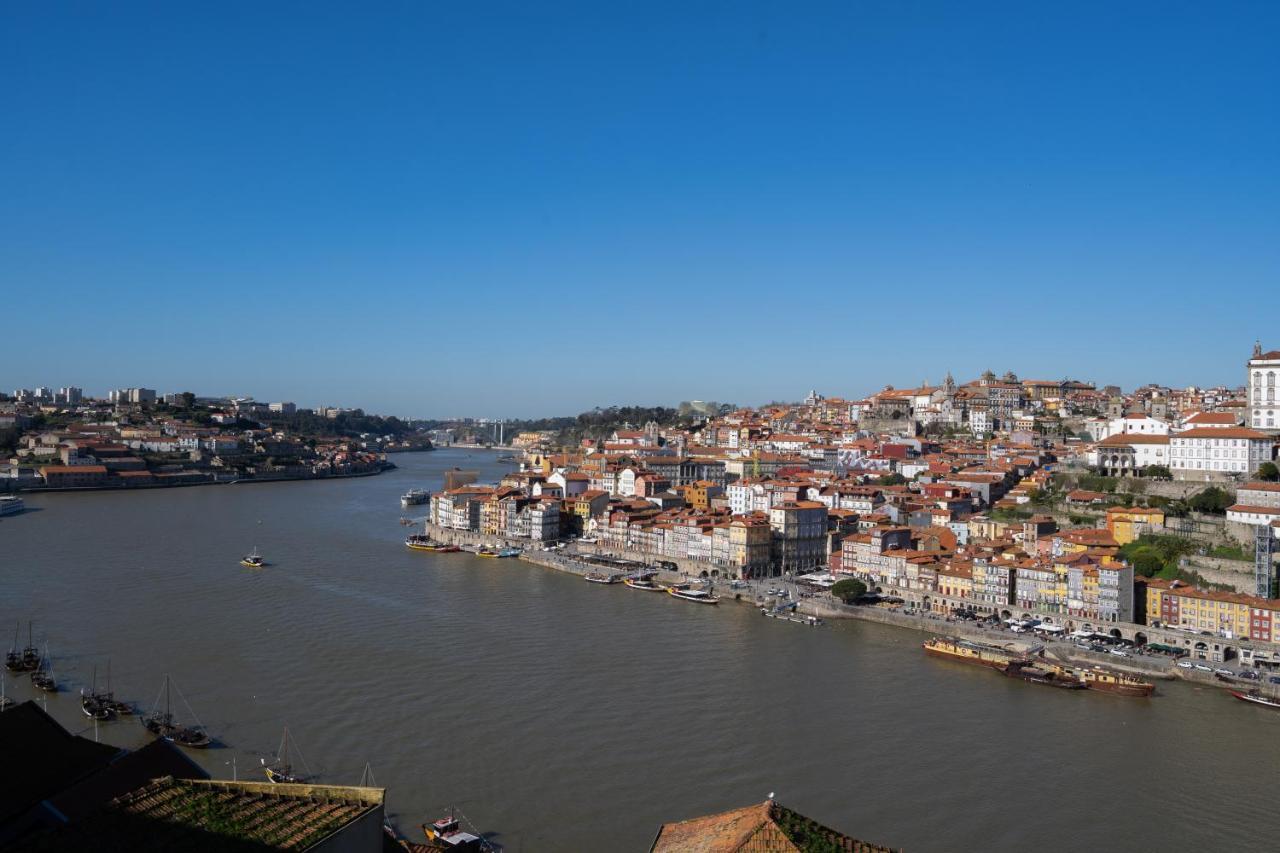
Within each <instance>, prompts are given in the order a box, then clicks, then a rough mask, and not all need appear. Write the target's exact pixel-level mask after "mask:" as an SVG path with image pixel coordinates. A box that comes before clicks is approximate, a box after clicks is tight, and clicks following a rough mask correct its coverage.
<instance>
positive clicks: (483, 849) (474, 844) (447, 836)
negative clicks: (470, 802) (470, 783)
mask: <svg viewBox="0 0 1280 853" xmlns="http://www.w3.org/2000/svg"><path fill="white" fill-rule="evenodd" d="M460 817H461V814H460V813H458V812H457V811H456V810H455V809H450V810H449V814H447V815H445V816H444V817H442V818H440V819H439V820H437V821H433V822H431V823H424V824H423V825H422V832H423V834H424V835H426V836H427V849H429V850H448V851H452V853H494V851H497V850H499V849H500V848H498V847H497V846H496V845H494V844H492V843H491V842H489V841H486V840H485V839H484V837H483V836H481V835H480V833H478V832H476V831H474V827H472V828H471V829H470V831H469V830H467V829H463V828H462V824H461V822H460V821H459V818H460Z"/></svg>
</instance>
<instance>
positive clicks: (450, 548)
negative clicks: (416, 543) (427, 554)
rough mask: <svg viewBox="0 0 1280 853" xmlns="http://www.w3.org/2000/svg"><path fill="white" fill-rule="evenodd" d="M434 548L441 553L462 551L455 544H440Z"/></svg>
mask: <svg viewBox="0 0 1280 853" xmlns="http://www.w3.org/2000/svg"><path fill="white" fill-rule="evenodd" d="M436 550H437V551H439V552H440V553H441V554H459V553H461V552H462V549H461V548H459V547H458V546H457V545H441V546H440V547H439V548H437V549H436Z"/></svg>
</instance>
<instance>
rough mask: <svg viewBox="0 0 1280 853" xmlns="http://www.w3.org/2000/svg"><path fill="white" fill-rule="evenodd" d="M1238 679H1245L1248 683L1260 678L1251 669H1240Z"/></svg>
mask: <svg viewBox="0 0 1280 853" xmlns="http://www.w3.org/2000/svg"><path fill="white" fill-rule="evenodd" d="M1239 676H1240V678H1247V679H1248V680H1249V681H1259V680H1261V678H1262V676H1261V675H1258V673H1256V672H1254V671H1253V670H1251V669H1242V670H1240V673H1239Z"/></svg>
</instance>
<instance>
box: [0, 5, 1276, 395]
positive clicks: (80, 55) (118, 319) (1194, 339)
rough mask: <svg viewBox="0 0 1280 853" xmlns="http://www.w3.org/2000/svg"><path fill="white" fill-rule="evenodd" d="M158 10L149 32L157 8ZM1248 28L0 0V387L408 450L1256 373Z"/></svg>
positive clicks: (1254, 92)
mask: <svg viewBox="0 0 1280 853" xmlns="http://www.w3.org/2000/svg"><path fill="white" fill-rule="evenodd" d="M179 6H183V7H184V8H178V7H179ZM1277 31H1280V4H1275V3H1256V4H1243V3H1239V4H1233V3H1214V4H1206V3H1191V2H1162V3H1154V2H1153V3H1125V4H1115V3H1076V4H1027V3H912V2H901V0H898V2H883V3H865V2H844V3H832V4H820V3H813V4H804V5H799V4H786V3H776V4H755V3H719V4H712V3H701V4H690V3H675V4H669V5H666V4H659V3H634V4H623V3H617V4H612V3H605V4H600V3H592V4H585V3H584V4H580V5H573V4H528V3H520V4H517V3H510V4H508V3H496V2H486V3H427V2H413V3H408V2H406V3H382V4H372V5H362V4H341V5H340V4H325V3H297V4H288V3H269V4H267V3H234V2H233V3H219V4H204V5H203V7H195V6H193V5H192V4H165V3H157V4H151V5H144V4H126V3H122V4H103V3H82V4H75V3H10V4H7V5H5V7H4V9H3V10H0V79H3V80H4V81H5V82H4V83H3V85H0V116H3V117H4V118H3V119H0V125H2V126H3V128H4V131H3V132H2V133H0V294H2V295H3V302H2V303H0V304H3V306H4V309H5V310H4V315H5V323H4V336H3V338H4V341H5V346H4V349H3V353H4V355H3V360H2V361H0V387H4V388H6V389H8V388H12V387H31V386H33V385H36V384H50V385H60V384H67V383H73V384H79V385H83V386H84V387H85V388H86V389H88V390H91V391H99V390H105V389H106V388H109V387H116V386H124V385H145V386H148V387H155V388H158V389H159V390H161V391H162V392H163V391H169V390H180V389H190V390H194V391H197V392H198V393H242V394H253V395H256V396H258V397H259V398H260V399H282V398H283V399H292V400H296V401H298V402H299V403H300V404H319V403H326V402H327V403H335V404H345V405H360V406H364V407H366V408H368V409H370V410H375V411H383V412H388V413H397V414H407V415H421V416H440V415H450V414H461V413H469V414H477V415H506V416H518V415H546V414H557V413H574V412H577V411H580V410H582V409H585V408H590V407H591V406H594V405H609V404H613V403H631V402H634V403H642V404H658V403H674V402H677V401H679V400H681V399H691V398H697V399H718V400H729V401H734V402H739V403H758V402H762V401H765V400H770V399H795V398H798V397H800V396H802V395H803V394H804V392H806V391H807V390H808V389H809V388H811V387H816V388H818V389H819V390H822V391H824V392H826V393H829V394H845V395H859V394H864V393H867V392H869V391H871V390H874V389H876V388H878V387H880V386H882V385H883V384H886V383H890V384H894V385H897V386H899V387H902V386H904V385H908V384H912V383H915V382H918V381H920V380H922V379H933V380H937V379H938V378H940V377H941V375H942V374H943V373H944V372H945V371H946V370H947V369H948V368H950V369H951V370H952V371H953V372H954V373H955V374H956V376H957V377H958V378H966V377H971V376H973V375H975V374H976V373H978V372H980V371H981V370H982V369H984V368H986V367H988V366H990V367H991V368H993V369H995V370H997V371H1003V370H1006V369H1013V370H1015V371H1017V372H1018V373H1019V374H1020V375H1022V376H1034V377H1043V378H1059V377H1062V376H1064V375H1072V376H1075V377H1078V378H1087V379H1094V380H1096V381H1099V382H1118V383H1120V384H1122V385H1124V386H1126V387H1131V386H1133V385H1136V384H1141V383H1143V382H1146V381H1159V382H1168V383H1175V384H1193V383H1194V384H1215V383H1218V382H1229V383H1232V384H1238V383H1240V382H1241V377H1242V376H1243V373H1244V369H1243V362H1244V360H1245V359H1246V358H1247V356H1248V352H1249V349H1250V347H1251V346H1252V343H1253V341H1254V339H1255V338H1262V339H1263V343H1264V344H1265V345H1267V346H1268V347H1269V348H1275V347H1280V330H1277V329H1276V325H1275V316H1276V308H1277V305H1278V304H1280V296H1278V295H1277V294H1280V227H1278V226H1280V97H1277V94H1276V93H1277V91H1280V51H1277V50H1275V46H1274V36H1275V33H1276V32H1277Z"/></svg>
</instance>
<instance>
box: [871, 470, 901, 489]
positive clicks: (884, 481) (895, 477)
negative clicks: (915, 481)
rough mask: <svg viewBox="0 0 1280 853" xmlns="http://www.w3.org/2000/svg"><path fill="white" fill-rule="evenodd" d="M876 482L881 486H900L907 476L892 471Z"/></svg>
mask: <svg viewBox="0 0 1280 853" xmlns="http://www.w3.org/2000/svg"><path fill="white" fill-rule="evenodd" d="M877 482H878V483H879V484H880V485H882V486H901V485H902V484H903V483H905V482H907V478H906V477H904V476H902V475H901V474H899V473H898V472H897V471H894V472H893V473H892V474H885V475H884V476H883V477H881V478H880V479H879V480H878V481H877Z"/></svg>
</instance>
